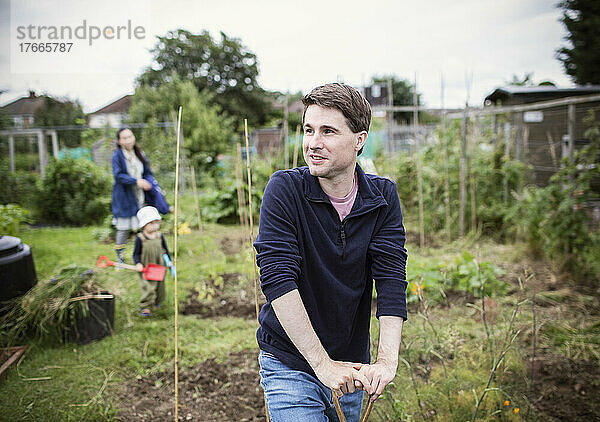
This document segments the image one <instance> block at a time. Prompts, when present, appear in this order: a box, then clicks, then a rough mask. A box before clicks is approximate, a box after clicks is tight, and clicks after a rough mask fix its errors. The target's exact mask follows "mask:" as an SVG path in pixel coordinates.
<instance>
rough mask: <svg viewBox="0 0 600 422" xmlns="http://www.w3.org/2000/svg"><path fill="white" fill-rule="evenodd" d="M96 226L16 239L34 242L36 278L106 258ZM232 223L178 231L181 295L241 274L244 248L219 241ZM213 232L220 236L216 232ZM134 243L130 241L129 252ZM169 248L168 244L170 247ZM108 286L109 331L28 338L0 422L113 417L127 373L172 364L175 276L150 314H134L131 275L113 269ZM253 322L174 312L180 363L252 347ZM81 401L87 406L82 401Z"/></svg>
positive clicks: (0, 400)
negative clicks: (95, 336)
mask: <svg viewBox="0 0 600 422" xmlns="http://www.w3.org/2000/svg"><path fill="white" fill-rule="evenodd" d="M94 229H95V228H93V227H85V228H43V229H28V230H24V231H22V232H21V233H20V237H21V239H22V240H23V241H24V242H25V243H27V244H29V245H30V246H31V247H32V251H33V256H34V261H35V265H36V269H37V273H38V279H39V282H40V283H43V282H45V281H47V280H48V279H49V278H50V277H51V276H52V274H54V273H55V272H57V271H58V270H59V269H60V268H62V267H64V266H66V265H69V264H72V263H76V264H79V265H83V266H87V267H89V268H93V267H94V265H95V262H96V259H97V257H98V256H99V255H107V256H109V257H112V256H113V255H114V251H113V250H112V249H113V248H112V245H107V244H102V243H100V242H98V241H96V240H94V239H93V236H92V232H93V230H94ZM236 230H237V229H236V228H235V227H222V226H211V225H208V226H206V227H205V230H204V232H203V234H202V235H200V234H199V233H198V232H192V234H190V235H182V236H180V237H179V239H180V246H179V268H180V270H179V296H180V298H183V297H185V296H186V295H187V293H188V292H189V291H190V290H191V289H192V288H195V287H197V286H198V285H201V283H200V281H201V280H203V279H205V278H207V277H208V276H209V275H216V274H219V273H222V272H239V273H242V274H246V272H247V271H248V269H251V267H249V266H248V265H247V262H246V261H247V260H246V257H245V255H244V254H239V255H235V256H225V255H224V254H223V253H222V252H221V251H220V249H219V245H218V241H219V239H220V238H222V237H223V236H227V235H231V236H236V235H237V232H236ZM217 234H218V236H217ZM131 248H132V242H129V246H128V249H129V251H128V254H129V255H130V253H131ZM171 248H172V246H171ZM99 271H107V272H110V274H111V276H110V278H109V283H110V286H111V289H110V290H111V292H114V293H116V294H117V302H116V314H115V333H114V335H112V336H111V337H107V338H105V339H103V340H102V341H98V342H94V343H91V344H88V345H76V344H61V343H59V342H58V341H56V340H55V341H49V340H47V339H46V340H44V341H33V340H32V341H28V342H27V345H28V346H29V349H28V351H27V352H26V356H25V358H24V359H23V360H22V361H21V363H20V364H19V365H18V366H17V367H16V368H15V369H14V370H11V371H9V373H8V377H7V379H6V380H4V381H3V382H2V383H0V408H1V409H2V412H0V420H7V421H14V420H23V421H39V420H61V421H63V420H64V421H71V420H116V419H115V415H116V411H115V410H114V408H113V407H112V404H111V400H110V397H111V396H113V394H114V393H115V392H116V390H117V389H118V388H119V386H120V385H122V384H123V383H124V382H125V381H126V380H128V379H131V377H132V375H133V376H145V375H147V374H149V373H155V372H158V371H162V370H164V369H166V368H168V367H171V366H172V365H173V356H174V352H173V350H174V330H173V328H174V316H173V315H172V313H171V312H170V310H171V309H172V308H173V303H174V302H173V297H174V291H173V279H172V277H171V276H168V277H167V280H166V282H167V286H166V287H167V301H166V303H165V306H164V308H163V309H161V310H160V311H159V312H158V314H156V315H154V316H153V317H152V318H151V319H148V320H146V319H142V317H140V316H139V315H138V301H139V289H138V285H137V277H138V276H137V274H136V273H135V272H133V271H127V270H122V271H119V272H115V270H114V269H113V268H107V269H100V270H99ZM255 330H256V322H255V321H253V320H244V319H240V318H221V319H211V320H206V319H201V318H197V317H195V316H185V315H180V316H179V351H180V354H179V362H180V366H181V367H185V366H192V365H194V364H196V363H199V362H202V361H204V360H206V359H208V358H211V357H216V358H217V359H224V358H225V356H227V354H228V353H230V352H232V351H238V350H243V349H250V348H253V347H256V341H255V338H254V334H255ZM82 404H85V406H83V405H82Z"/></svg>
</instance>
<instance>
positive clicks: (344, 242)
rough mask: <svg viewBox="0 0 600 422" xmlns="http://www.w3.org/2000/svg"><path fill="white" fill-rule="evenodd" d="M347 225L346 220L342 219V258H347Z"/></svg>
mask: <svg viewBox="0 0 600 422" xmlns="http://www.w3.org/2000/svg"><path fill="white" fill-rule="evenodd" d="M345 225H346V220H345V219H344V221H342V224H341V225H340V238H341V239H342V260H344V258H346V231H345V230H344V226H345Z"/></svg>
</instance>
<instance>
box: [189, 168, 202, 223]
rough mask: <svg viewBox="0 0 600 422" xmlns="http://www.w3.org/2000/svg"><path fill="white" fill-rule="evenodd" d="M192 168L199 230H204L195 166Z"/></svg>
mask: <svg viewBox="0 0 600 422" xmlns="http://www.w3.org/2000/svg"><path fill="white" fill-rule="evenodd" d="M190 169H191V170H192V189H193V190H194V203H195V204H196V215H197V216H198V230H200V231H202V220H201V219H200V206H199V205H198V190H197V189H196V172H195V170H194V166H190Z"/></svg>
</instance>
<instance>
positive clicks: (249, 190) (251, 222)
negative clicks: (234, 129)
mask: <svg viewBox="0 0 600 422" xmlns="http://www.w3.org/2000/svg"><path fill="white" fill-rule="evenodd" d="M244 137H245V138H246V168H247V169H248V207H249V209H250V247H251V248H252V268H254V304H255V306H256V323H257V324H258V278H257V275H256V251H255V250H254V246H253V243H254V219H253V217H252V175H251V174H250V146H249V144H248V119H244ZM238 152H239V149H238ZM240 157H241V155H240ZM242 197H243V195H242ZM263 397H264V399H265V415H266V417H267V422H269V421H270V420H271V418H270V417H269V408H268V407H267V396H266V395H265V394H263Z"/></svg>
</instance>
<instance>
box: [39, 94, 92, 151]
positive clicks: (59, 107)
mask: <svg viewBox="0 0 600 422" xmlns="http://www.w3.org/2000/svg"><path fill="white" fill-rule="evenodd" d="M42 98H43V99H44V106H43V107H40V108H39V109H38V110H37V111H36V112H35V115H34V116H33V121H34V123H35V125H36V126H70V125H81V124H84V123H85V114H84V113H83V109H82V108H81V104H79V102H78V101H71V100H69V99H63V100H58V99H56V98H52V97H49V96H47V95H44V96H42ZM80 135H81V134H80V132H79V131H78V130H62V131H60V140H61V141H62V142H64V144H65V146H68V147H75V146H78V145H79V144H80V139H81V136H80Z"/></svg>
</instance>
